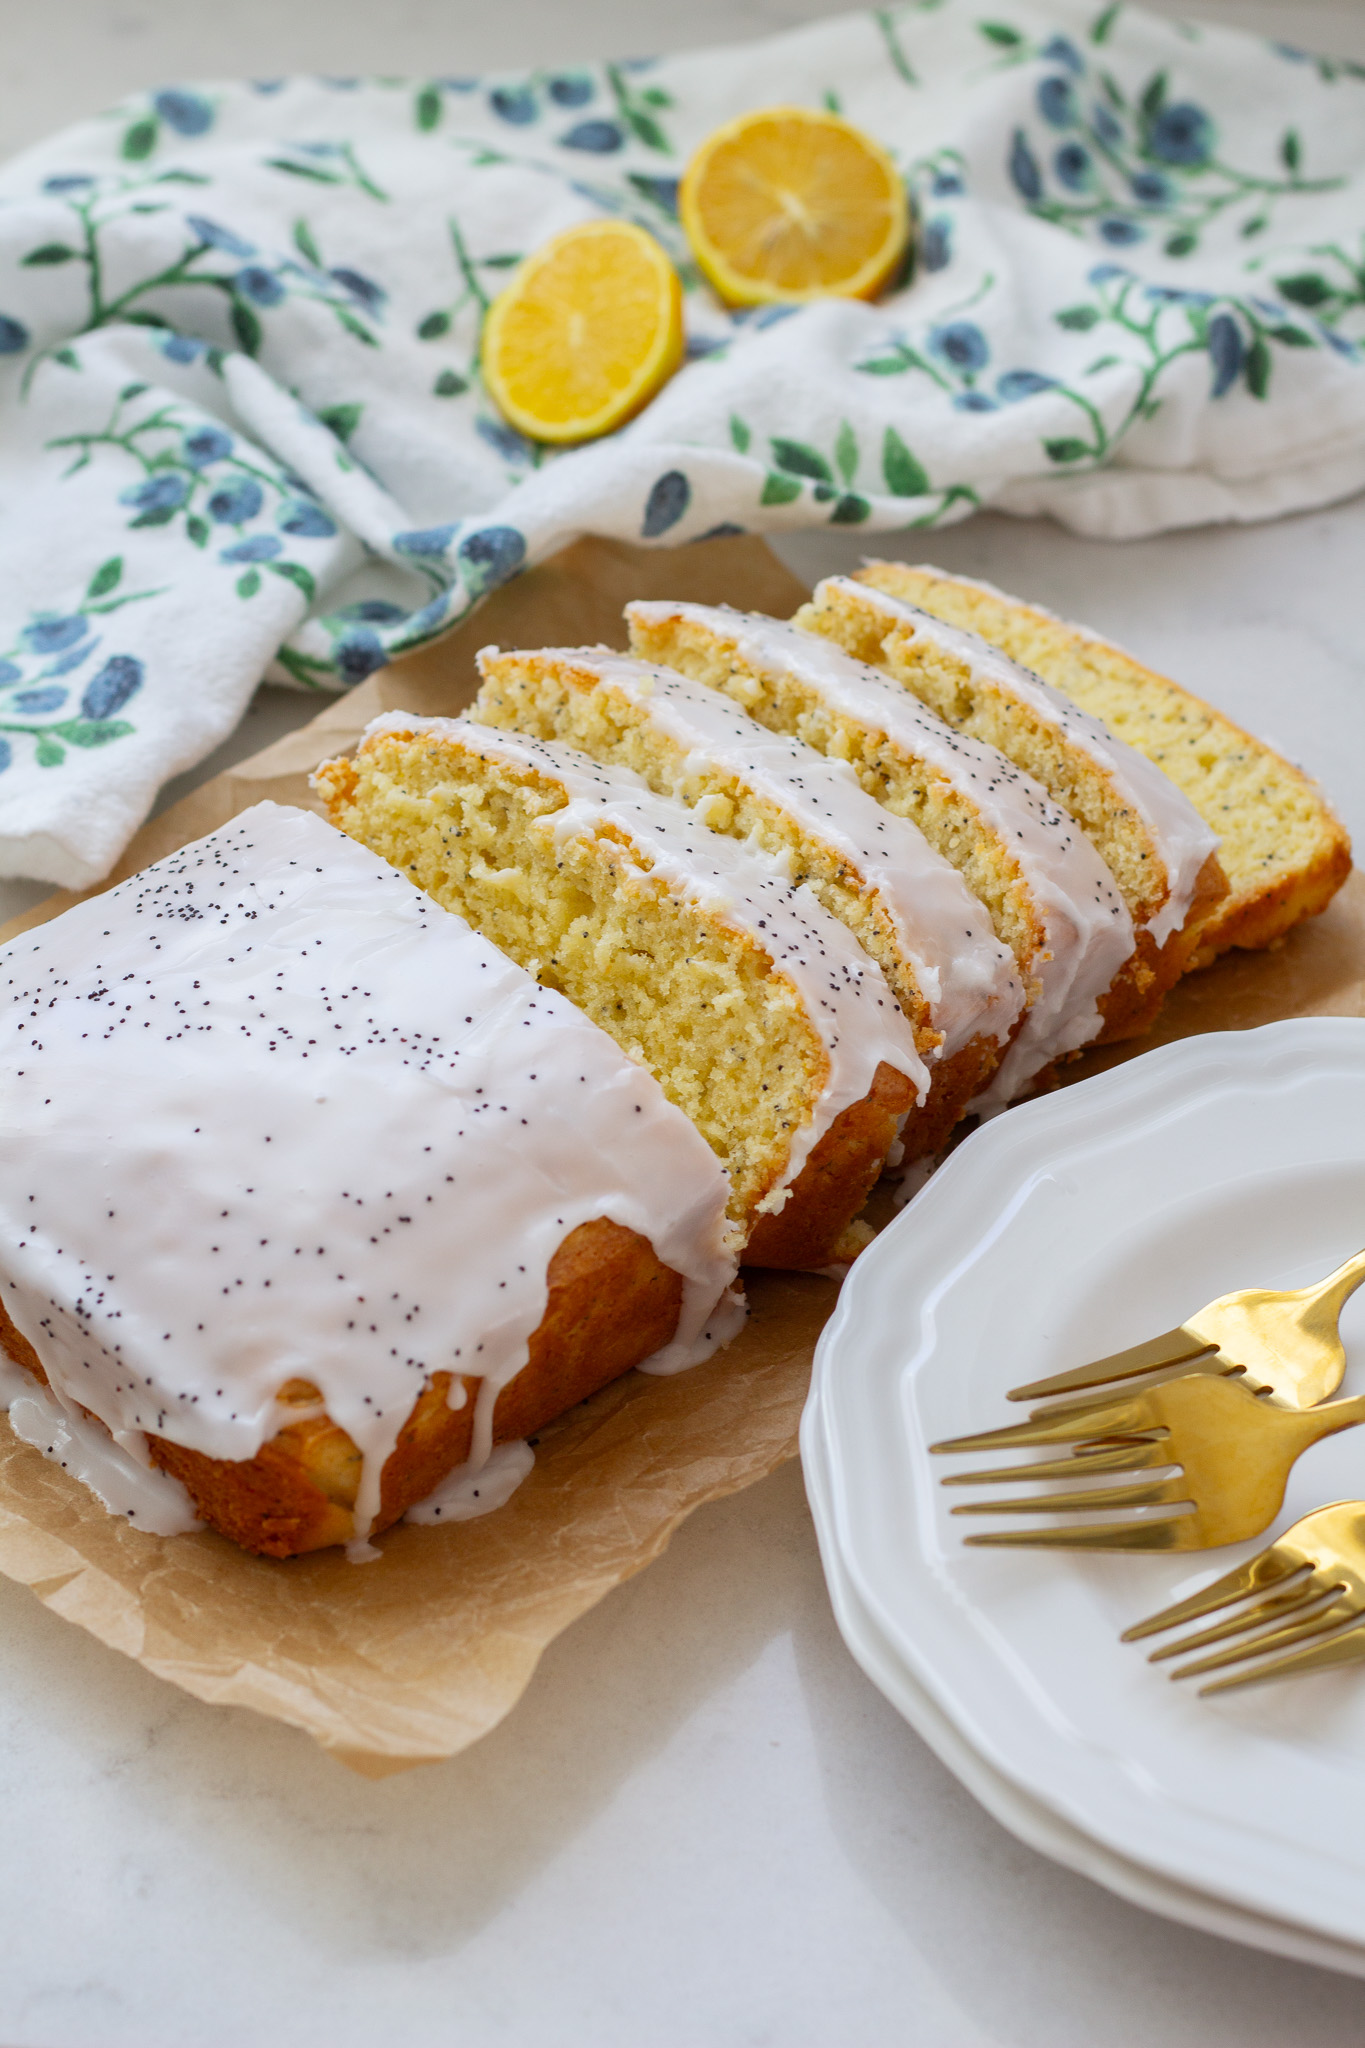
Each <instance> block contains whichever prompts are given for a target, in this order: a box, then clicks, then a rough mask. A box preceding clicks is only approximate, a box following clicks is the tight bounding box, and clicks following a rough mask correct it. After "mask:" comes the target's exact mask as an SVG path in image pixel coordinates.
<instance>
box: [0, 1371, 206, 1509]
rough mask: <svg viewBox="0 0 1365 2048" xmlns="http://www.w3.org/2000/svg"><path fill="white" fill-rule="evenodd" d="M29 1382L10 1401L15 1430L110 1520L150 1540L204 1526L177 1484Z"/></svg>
mask: <svg viewBox="0 0 1365 2048" xmlns="http://www.w3.org/2000/svg"><path fill="white" fill-rule="evenodd" d="M24 1379H25V1382H26V1385H25V1386H24V1388H23V1389H22V1390H21V1391H18V1392H15V1393H14V1394H13V1395H12V1397H11V1400H10V1404H9V1420H10V1428H11V1429H12V1430H13V1431H14V1434H15V1435H16V1436H17V1437H22V1438H23V1441H24V1442H25V1443H26V1444H32V1445H33V1447H34V1449H35V1450H39V1451H41V1452H42V1454H43V1456H44V1457H45V1458H50V1459H51V1460H52V1462H53V1463H54V1464H55V1465H60V1466H61V1468H62V1470H63V1471H64V1472H69V1473H70V1474H71V1476H72V1478H73V1479H79V1480H80V1482H81V1484H82V1486H85V1487H88V1488H89V1490H90V1492H91V1493H93V1494H94V1496H95V1498H96V1499H97V1500H98V1501H100V1502H101V1503H102V1504H103V1505H104V1506H105V1507H106V1508H107V1509H108V1510H109V1512H110V1514H111V1515H124V1516H126V1517H127V1519H128V1520H129V1521H130V1522H131V1523H132V1524H133V1527H134V1528H135V1529H145V1530H146V1531H147V1533H148V1535H150V1536H184V1535H187V1534H188V1532H189V1531H190V1530H191V1529H201V1528H202V1527H203V1523H202V1522H201V1521H200V1520H199V1517H198V1515H197V1514H196V1513H195V1511H194V1503H193V1501H191V1499H190V1497H189V1495H188V1493H186V1491H185V1489H184V1487H183V1486H182V1485H181V1483H180V1481H179V1480H178V1479H174V1478H172V1476H171V1474H170V1473H169V1472H158V1471H157V1469H156V1467H155V1466H153V1465H144V1464H142V1463H140V1462H139V1461H138V1459H137V1458H136V1457H134V1455H133V1453H132V1451H131V1450H128V1449H125V1448H124V1446H123V1445H122V1444H116V1443H115V1442H114V1440H113V1438H112V1437H111V1436H110V1435H109V1432H108V1431H107V1430H106V1429H104V1428H103V1427H102V1426H101V1424H100V1423H98V1422H92V1421H91V1419H90V1417H89V1416H88V1415H82V1414H80V1412H79V1411H78V1410H76V1409H73V1408H71V1407H68V1406H66V1405H65V1404H64V1403H63V1402H62V1401H60V1400H59V1399H58V1398H57V1396H56V1395H55V1394H54V1393H53V1391H52V1390H51V1388H49V1387H45V1386H43V1385H42V1383H41V1381H39V1380H35V1379H33V1378H32V1377H31V1376H30V1375H29V1374H28V1373H25V1374H24Z"/></svg>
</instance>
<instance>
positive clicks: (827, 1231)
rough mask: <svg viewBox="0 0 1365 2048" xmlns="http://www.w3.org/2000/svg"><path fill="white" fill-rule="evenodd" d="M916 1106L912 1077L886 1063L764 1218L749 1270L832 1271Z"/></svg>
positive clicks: (748, 1252)
mask: <svg viewBox="0 0 1365 2048" xmlns="http://www.w3.org/2000/svg"><path fill="white" fill-rule="evenodd" d="M914 1101H915V1091H914V1089H913V1087H912V1086H911V1084H910V1082H909V1080H908V1079H907V1078H906V1076H905V1075H904V1074H901V1073H898V1072H897V1070H896V1069H895V1067H892V1066H888V1065H887V1063H886V1061H885V1060H883V1061H882V1063H881V1065H880V1066H879V1067H878V1069H877V1071H876V1073H875V1075H874V1076H873V1080H872V1086H871V1088H870V1089H869V1090H868V1092H867V1094H866V1095H864V1097H863V1098H862V1100H861V1102H854V1103H851V1104H850V1105H849V1107H848V1108H847V1109H846V1110H844V1111H843V1112H842V1114H841V1115H839V1116H837V1117H836V1118H835V1119H834V1122H833V1123H832V1124H831V1125H830V1127H829V1129H828V1130H827V1131H826V1132H825V1134H824V1136H823V1137H822V1138H821V1139H820V1141H819V1143H818V1144H817V1145H816V1146H815V1148H814V1149H813V1151H812V1152H811V1155H810V1157H809V1159H807V1161H806V1163H805V1165H804V1166H803V1167H802V1169H801V1171H800V1173H799V1174H798V1175H797V1177H796V1181H795V1183H794V1184H793V1187H792V1190H791V1193H790V1195H789V1196H788V1198H787V1202H786V1205H785V1207H783V1208H782V1209H781V1210H780V1211H779V1212H778V1214H777V1215H775V1216H760V1217H759V1219H758V1223H757V1225H756V1226H755V1229H754V1232H753V1235H752V1236H751V1237H750V1239H749V1242H748V1245H747V1247H746V1248H745V1252H744V1263H745V1265H746V1266H780V1267H786V1268H789V1269H791V1270H792V1271H795V1272H798V1273H803V1272H804V1273H809V1272H812V1271H814V1272H818V1271H819V1270H820V1268H821V1267H822V1266H828V1265H830V1264H832V1263H833V1262H834V1260H835V1259H836V1258H837V1257H838V1246H839V1242H840V1239H841V1238H842V1237H843V1236H844V1233H845V1231H846V1230H847V1229H848V1226H849V1224H850V1223H851V1222H852V1221H853V1219H854V1217H855V1216H856V1215H857V1214H858V1211H859V1210H860V1209H861V1208H862V1206H863V1203H864V1202H865V1201H866V1200H867V1198H868V1196H869V1194H870V1193H871V1192H872V1185H873V1182H874V1181H875V1180H876V1178H877V1176H878V1174H879V1173H880V1172H881V1170H882V1167H883V1165H884V1163H885V1160H886V1155H887V1153H888V1152H889V1151H890V1150H891V1147H892V1144H893V1143H894V1141H895V1137H896V1129H897V1125H898V1124H899V1121H900V1119H901V1118H902V1117H903V1116H904V1115H905V1113H906V1111H907V1110H909V1109H911V1108H913V1106H914Z"/></svg>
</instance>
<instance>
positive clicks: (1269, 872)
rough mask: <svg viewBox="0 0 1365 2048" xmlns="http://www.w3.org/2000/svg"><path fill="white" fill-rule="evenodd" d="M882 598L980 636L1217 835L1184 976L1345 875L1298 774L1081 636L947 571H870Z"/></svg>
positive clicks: (1287, 921)
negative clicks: (1126, 752) (1167, 786)
mask: <svg viewBox="0 0 1365 2048" xmlns="http://www.w3.org/2000/svg"><path fill="white" fill-rule="evenodd" d="M863 576H864V577H865V578H869V579H872V580H873V581H875V583H876V585H877V587H878V588H879V589H882V590H886V591H890V592H891V593H892V594H893V595H894V596H896V597H902V598H904V599H906V600H907V601H908V602H909V603H911V604H914V605H918V606H920V607H921V608H922V609H923V610H924V611H926V612H932V613H933V614H934V616H935V617H936V618H940V619H943V620H945V621H947V623H948V624H950V625H953V626H960V627H963V628H965V629H966V630H968V631H970V632H973V633H978V634H980V635H981V637H982V638H983V639H985V640H988V641H990V642H991V644H992V645H993V646H995V647H998V648H1000V649H1002V650H1003V652H1004V653H1006V654H1007V655H1009V656H1010V657H1012V659H1013V660H1015V661H1018V662H1022V663H1025V664H1026V665H1027V666H1028V667H1029V668H1031V669H1033V670H1035V671H1036V672H1037V674H1038V675H1040V676H1041V677H1042V678H1043V680H1044V681H1045V682H1046V683H1048V684H1050V685H1051V686H1052V688H1053V689H1055V690H1059V691H1060V692H1061V693H1062V695H1063V696H1064V697H1067V698H1069V699H1070V701H1071V702H1072V703H1074V704H1078V705H1079V706H1080V707H1081V708H1082V710H1084V711H1088V712H1090V713H1091V714H1092V716H1094V717H1096V718H1099V719H1102V720H1103V721H1104V723H1105V725H1106V726H1107V727H1108V728H1109V730H1110V731H1111V732H1113V733H1115V734H1116V735H1117V736H1118V738H1119V739H1121V740H1123V741H1124V742H1125V744H1126V745H1128V746H1129V747H1131V748H1133V749H1135V750H1136V751H1137V752H1138V753H1140V754H1143V755H1145V756H1146V757H1147V759H1148V760H1150V761H1154V762H1155V763H1156V765H1157V767H1159V768H1160V769H1161V770H1162V772H1163V773H1164V774H1165V775H1167V776H1169V778H1170V780H1171V781H1172V782H1173V783H1175V785H1176V787H1177V788H1178V789H1180V790H1182V791H1183V793H1184V794H1185V796H1186V797H1187V798H1188V799H1189V801H1190V803H1191V804H1193V806H1194V808H1195V810H1196V811H1198V813H1199V815H1200V816H1201V817H1202V818H1203V819H1204V821H1205V823H1206V824H1207V825H1209V826H1210V827H1211V828H1212V829H1213V831H1215V832H1216V833H1217V834H1218V840H1219V859H1220V861H1221V863H1222V867H1223V871H1224V874H1225V875H1226V878H1227V884H1228V893H1227V895H1226V897H1225V898H1224V899H1223V902H1222V903H1221V904H1220V905H1219V906H1218V907H1217V908H1216V909H1215V910H1214V912H1213V914H1212V915H1211V917H1210V918H1209V921H1208V923H1207V924H1206V925H1205V926H1204V929H1203V931H1202V932H1201V933H1200V935H1199V941H1198V947H1197V950H1196V952H1195V955H1194V957H1193V960H1192V962H1191V965H1193V966H1196V967H1200V966H1206V965H1207V964H1208V962H1209V961H1210V960H1212V959H1214V958H1215V957H1216V956H1217V955H1218V954H1219V953H1222V952H1225V951H1226V950H1227V948H1228V947H1229V946H1246V947H1257V946H1269V945H1272V944H1273V943H1274V941H1275V940H1276V939H1278V938H1282V937H1283V936H1284V934H1285V933H1286V932H1287V931H1290V930H1292V928H1293V927H1294V926H1295V925H1296V924H1298V923H1300V922H1301V921H1302V920H1303V919H1304V918H1306V917H1314V916H1316V914H1317V913H1318V911H1320V910H1323V909H1325V908H1326V906H1327V904H1328V903H1330V901H1331V899H1332V897H1333V896H1334V895H1335V894H1336V892H1337V890H1338V889H1339V888H1340V887H1341V885H1342V883H1343V882H1344V881H1345V879H1346V877H1347V875H1348V874H1349V873H1350V871H1351V843H1350V840H1349V839H1348V837H1347V835H1346V832H1345V829H1344V827H1343V826H1342V824H1341V821H1340V820H1339V819H1338V818H1337V816H1336V815H1335V813H1334V812H1333V810H1332V808H1331V805H1330V804H1329V803H1328V802H1327V800H1326V798H1325V797H1324V796H1323V795H1322V793H1321V791H1320V790H1319V789H1318V788H1317V786H1316V785H1315V784H1314V783H1313V782H1312V781H1311V780H1310V778H1309V777H1308V776H1306V775H1305V774H1304V773H1303V772H1302V770H1301V769H1298V768H1296V767H1294V765H1293V764H1292V762H1289V761H1286V760H1285V759H1284V757H1283V755H1281V754H1277V753H1276V752H1275V750H1274V748H1273V747H1268V746H1267V745H1266V744H1265V742H1264V741H1263V740H1258V739H1256V738H1254V737H1253V735H1252V734H1251V733H1248V732H1244V731H1243V730H1242V728H1241V726H1239V725H1234V724H1233V722H1232V720H1231V719H1230V718H1226V717H1225V716H1224V715H1223V713H1222V712H1221V711H1216V710H1214V708H1213V706H1212V705H1210V704H1206V703H1204V702H1203V700H1202V699H1201V698H1199V697H1196V696H1195V695H1194V694H1193V693H1192V692H1191V691H1189V690H1185V689H1182V688H1181V686H1180V685H1179V684H1178V683H1173V682H1172V681H1171V680H1170V679H1169V677H1167V676H1163V675H1158V674H1157V672H1156V671H1155V670H1154V669H1150V668H1147V667H1145V666H1144V665H1143V663H1142V662H1140V661H1138V660H1136V659H1135V658H1134V656H1132V655H1131V654H1126V653H1125V652H1124V651H1123V649H1122V648H1119V647H1114V646H1111V645H1110V644H1109V642H1107V641H1105V640H1102V639H1101V638H1100V637H1099V635H1098V634H1095V633H1092V632H1090V631H1089V630H1088V629H1087V628H1086V627H1084V626H1077V625H1072V624H1069V623H1068V622H1067V621H1065V620H1063V619H1059V618H1056V617H1055V616H1054V615H1053V614H1052V613H1051V612H1049V611H1045V610H1044V609H1043V607H1042V606H1041V605H1035V604H1025V603H1022V602H1021V601H1020V600H1019V599H1018V598H1013V597H1008V596H1007V595H1006V594H1005V592H1004V591H1001V590H996V589H995V588H994V587H993V586H992V585H991V584H989V583H978V582H975V581H973V580H972V579H971V578H970V577H967V576H950V575H948V574H947V573H946V572H945V571H944V570H942V569H934V568H929V567H920V568H909V567H906V566H902V565H901V564H899V563H892V562H879V563H874V564H871V565H869V567H868V569H867V570H865V571H864V572H863Z"/></svg>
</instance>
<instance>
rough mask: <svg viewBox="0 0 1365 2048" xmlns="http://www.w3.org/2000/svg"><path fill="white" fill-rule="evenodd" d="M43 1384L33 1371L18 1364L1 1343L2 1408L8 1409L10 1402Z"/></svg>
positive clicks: (0, 1399)
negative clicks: (27, 1370)
mask: <svg viewBox="0 0 1365 2048" xmlns="http://www.w3.org/2000/svg"><path fill="white" fill-rule="evenodd" d="M41 1384H42V1382H41V1381H39V1380H35V1379H34V1377H33V1374H32V1373H31V1372H25V1370H24V1368H23V1366H22V1365H16V1364H15V1362H14V1360H13V1359H12V1358H11V1357H10V1355H9V1353H8V1351H6V1350H5V1348H4V1346H3V1345H2V1344H0V1409H8V1407H9V1405H10V1402H11V1401H17V1400H18V1398H19V1396H20V1394H31V1393H32V1392H33V1389H34V1388H35V1387H36V1386H40V1385H41Z"/></svg>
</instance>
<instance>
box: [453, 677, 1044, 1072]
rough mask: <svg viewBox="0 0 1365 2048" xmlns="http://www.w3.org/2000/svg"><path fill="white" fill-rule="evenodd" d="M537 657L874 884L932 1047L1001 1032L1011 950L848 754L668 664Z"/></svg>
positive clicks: (1020, 995)
mask: <svg viewBox="0 0 1365 2048" xmlns="http://www.w3.org/2000/svg"><path fill="white" fill-rule="evenodd" d="M493 651H494V650H492V649H485V650H484V653H492V652H493ZM483 658H484V656H483V654H481V655H480V656H479V661H480V664H481V666H482V663H483ZM541 658H544V659H546V660H551V661H556V660H558V661H564V662H568V663H571V664H572V665H573V666H574V667H575V668H577V669H580V670H582V669H587V670H588V671H589V672H590V673H591V674H593V675H595V676H596V677H597V678H598V679H599V682H600V684H601V686H602V687H603V688H605V689H607V690H614V691H617V692H619V694H620V695H621V696H623V697H625V698H626V699H627V700H628V701H629V702H630V703H631V704H632V705H634V706H636V707H637V708H638V709H639V710H640V711H641V712H643V713H644V715H645V716H646V717H647V718H648V719H649V721H650V723H651V724H652V725H653V726H654V727H655V728H656V729H657V730H658V731H659V732H660V733H662V734H663V735H664V736H665V737H666V738H668V739H669V740H671V741H672V742H673V744H674V745H675V746H676V747H678V748H680V749H681V750H682V752H683V753H684V755H685V756H686V765H687V768H688V769H689V771H692V770H695V771H696V772H698V773H708V772H716V773H720V774H722V775H725V776H727V777H733V778H734V779H735V780H737V781H738V782H739V783H740V784H741V785H743V786H745V787H747V788H748V789H750V790H752V791H753V792H754V793H755V795H757V796H759V797H761V798H764V799H766V800H767V801H768V802H769V803H772V804H774V805H775V806H777V808H778V809H780V810H783V811H785V812H787V813H788V815H789V816H791V817H793V818H794V819H795V820H796V821H797V823H798V824H799V825H800V827H801V829H802V830H803V831H805V832H808V833H810V834H811V836H812V837H813V838H815V839H818V840H821V841H823V842H824V843H825V844H826V845H827V846H830V847H832V848H833V849H834V851H835V852H836V853H837V854H838V855H839V857H840V859H841V860H843V861H845V862H846V863H847V864H848V866H849V868H850V869H851V870H852V871H853V872H854V874H855V875H858V876H861V877H862V879H863V881H864V883H865V884H866V885H868V886H869V887H870V888H872V889H875V890H876V891H877V893H878V894H879V896H880V898H881V900H882V903H883V904H884V906H885V908H886V910H887V912H888V913H889V915H890V917H891V920H892V924H893V927H894V929H895V933H896V937H897V942H898V944H899V946H900V949H901V951H902V952H903V953H904V954H905V956H906V957H907V959H908V960H909V962H910V965H911V967H912V969H913V971H914V974H915V979H916V981H917V982H918V983H919V986H920V989H921V992H922V993H923V995H924V997H925V1000H926V1001H927V1002H928V1004H929V1007H930V1013H931V1019H932V1023H933V1027H934V1029H935V1030H937V1031H941V1032H942V1033H943V1035H944V1043H943V1046H942V1048H941V1050H940V1054H939V1057H940V1058H942V1059H948V1058H950V1057H951V1056H952V1054H954V1053H955V1052H958V1051H960V1050H961V1048H962V1047H963V1046H964V1045H966V1044H967V1043H968V1041H969V1040H971V1039H973V1038H976V1037H977V1036H979V1035H985V1036H989V1037H992V1038H994V1039H995V1040H996V1042H997V1043H999V1042H1001V1041H1002V1040H1004V1039H1005V1038H1006V1037H1008V1035H1009V1031H1010V1027H1011V1026H1012V1025H1013V1023H1014V1020H1015V1018H1016V1017H1017V1016H1018V1014H1019V1011H1020V1008H1021V1007H1022V1005H1023V1000H1024V991H1023V985H1022V983H1021V981H1020V979H1019V975H1018V972H1017V970H1016V966H1015V960H1014V955H1013V954H1012V953H1011V952H1010V951H1009V950H1008V948H1007V947H1005V946H1002V945H1001V943H1000V941H999V940H998V939H997V938H996V936H995V934H994V932H993V931H992V929H991V924H990V920H989V918H987V917H986V916H984V915H983V913H982V908H981V905H980V903H979V902H978V901H977V899H976V897H975V896H973V894H972V892H971V890H970V889H969V888H968V887H967V885H966V883H965V882H964V881H963V879H962V877H961V875H959V873H958V872H957V869H956V868H955V867H953V866H951V864H950V863H949V862H948V861H946V860H944V858H943V857H942V855H941V854H938V853H935V851H934V849H933V847H932V846H930V844H929V842H928V840H927V839H926V838H925V837H924V834H923V833H922V832H921V831H920V829H919V827H918V826H917V825H914V824H912V823H911V822H910V820H909V819H908V818H898V817H896V816H895V815H894V814H893V813H892V812H890V811H887V810H884V809H883V808H882V806H881V805H880V804H879V803H877V802H875V800H874V799H873V798H872V797H870V796H869V795H868V794H867V792H866V791H865V790H864V789H863V787H862V785H861V783H860V782H859V781H858V778H857V776H856V775H855V774H854V772H853V770H852V768H851V767H850V766H849V765H848V763H847V762H844V761H834V760H831V759H829V758H828V757H827V756H826V755H824V754H818V753H817V752H816V751H815V749H814V748H813V747H808V746H806V745H805V744H804V743H803V742H802V741H800V740H793V739H789V738H788V737H787V736H786V735H785V734H783V733H773V732H769V731H768V729H767V727H766V726H762V725H760V724H759V723H758V721H757V720H756V719H753V718H750V717H749V715H748V713H747V712H745V711H742V710H741V709H740V708H739V706H738V705H737V704H736V703H735V702H734V701H733V699H731V698H729V697H726V696H724V695H723V694H722V693H721V692H720V691H719V690H710V689H707V688H706V686H705V685H704V684H702V683H696V682H693V681H692V680H691V678H690V677H688V676H684V675H680V674H679V673H678V671H677V670H676V669H669V668H660V667H658V666H656V665H655V664H653V663H650V662H643V661H634V660H631V659H630V658H629V657H628V656H626V655H622V654H615V653H613V652H612V651H611V650H610V649H605V648H598V647H571V648H558V649H545V650H544V651H543V657H541ZM473 715H474V716H477V707H476V708H475V712H474V714H473Z"/></svg>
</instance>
